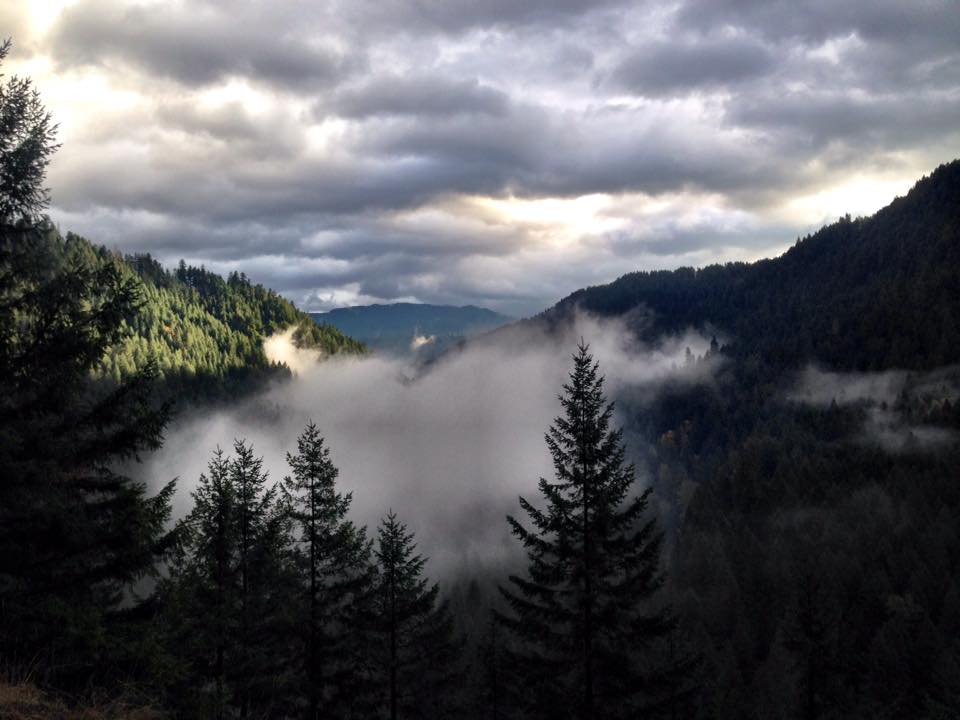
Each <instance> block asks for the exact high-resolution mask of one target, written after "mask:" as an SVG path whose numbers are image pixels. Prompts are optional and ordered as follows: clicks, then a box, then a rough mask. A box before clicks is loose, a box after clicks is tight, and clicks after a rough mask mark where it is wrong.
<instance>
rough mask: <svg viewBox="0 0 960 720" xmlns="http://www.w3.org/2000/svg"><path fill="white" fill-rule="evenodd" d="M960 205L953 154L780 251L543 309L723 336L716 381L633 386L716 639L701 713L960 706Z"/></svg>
mask: <svg viewBox="0 0 960 720" xmlns="http://www.w3.org/2000/svg"><path fill="white" fill-rule="evenodd" d="M958 218H960V162H957V161H954V162H952V163H950V164H948V165H944V166H941V167H940V168H939V169H938V170H937V171H936V172H934V173H933V174H932V175H931V176H929V177H927V178H924V179H923V180H921V181H920V182H918V183H917V185H916V187H915V188H914V189H913V190H912V191H911V192H910V193H909V194H908V195H907V196H906V197H903V198H899V199H897V200H896V201H894V202H893V203H892V204H891V205H890V206H888V207H887V208H885V209H883V210H881V211H880V212H878V213H877V214H876V215H874V216H873V217H870V218H864V219H856V220H851V219H848V218H844V219H843V220H841V221H840V222H838V223H835V224H833V225H830V226H828V227H825V228H823V229H822V230H820V231H819V232H817V233H815V234H813V235H812V236H810V237H807V238H804V239H802V240H800V241H798V242H797V244H796V246H795V247H793V248H792V249H790V250H789V251H788V252H787V253H785V254H784V255H783V256H781V257H779V258H775V259H771V260H764V261H760V262H757V263H752V264H745V263H736V264H730V265H725V266H712V267H708V268H704V269H701V270H693V269H681V270H677V271H674V272H653V273H647V272H641V273H632V274H630V275H625V276H624V277H622V278H620V279H619V280H617V281H616V282H613V283H611V284H609V285H606V286H601V287H593V288H587V289H584V290H581V291H578V292H576V293H574V294H572V295H570V296H569V297H567V298H565V299H564V300H563V301H561V302H560V303H558V305H557V306H555V307H554V308H552V309H551V310H549V311H547V312H546V313H544V314H543V315H542V316H540V317H539V318H537V319H536V321H535V322H546V323H548V324H554V323H562V322H564V321H565V319H566V318H568V317H570V315H571V313H572V310H573V308H575V307H579V308H581V309H584V310H587V311H589V312H592V313H595V314H599V315H603V316H608V317H621V318H624V319H625V320H627V321H628V324H629V325H630V326H631V327H633V329H635V330H637V331H639V333H640V334H641V335H642V336H644V337H646V338H647V339H649V340H655V339H656V338H658V337H660V336H662V335H663V334H664V333H671V332H677V331H681V330H684V329H686V328H689V327H693V328H698V329H700V330H701V331H705V332H706V333H707V334H708V336H709V335H710V334H716V335H717V336H718V337H719V338H720V340H721V341H722V342H721V343H720V344H721V345H722V346H721V347H720V348H719V355H718V356H716V357H713V358H711V362H712V363H714V367H715V371H714V372H713V373H712V374H711V375H710V377H709V379H708V380H706V381H703V382H700V383H697V384H694V385H689V384H683V383H667V384H665V385H664V386H663V387H662V388H661V392H660V393H659V394H658V396H657V398H656V400H655V401H654V402H653V404H652V405H650V404H648V403H647V402H646V401H645V400H643V399H638V400H636V401H634V400H633V399H632V398H631V397H630V396H629V394H625V395H623V396H621V397H620V398H618V400H619V403H620V410H621V414H622V417H624V418H625V419H626V422H627V428H628V432H629V433H630V434H631V436H632V437H633V438H634V441H633V448H632V449H633V452H634V453H635V454H636V456H637V457H639V458H641V460H642V464H643V465H644V466H645V467H646V468H647V469H648V471H649V477H650V480H651V482H652V485H653V488H654V491H655V495H656V497H657V500H658V504H659V507H660V510H661V516H662V517H663V518H664V519H665V521H666V524H667V527H668V528H669V532H668V544H669V545H670V547H671V550H670V557H671V567H672V572H673V575H672V579H671V585H672V593H673V594H674V599H675V603H676V606H677V608H678V610H679V611H680V613H681V616H682V617H683V623H682V627H684V628H685V633H686V642H687V643H689V645H690V646H692V647H695V648H697V649H698V651H699V652H701V653H702V656H703V660H704V673H703V675H702V685H701V696H700V698H699V700H698V702H697V705H698V708H699V711H698V714H697V716H698V717H715V718H734V717H736V718H758V719H759V718H768V717H805V718H820V717H876V718H888V717H889V718H895V717H929V718H934V717H956V715H954V714H952V713H953V712H954V710H955V709H956V708H957V707H958V703H960V695H958V688H960V642H958V638H960V582H958V580H957V578H958V577H960V535H958V532H957V518H958V517H960V483H958V479H960V473H958V468H960V442H958V439H960V367H958V365H957V363H958V362H960V326H958V320H957V319H958V317H960V281H958V275H957V272H958V268H960V223H958ZM718 359H719V360H718ZM854 371H857V372H854ZM866 371H870V372H866Z"/></svg>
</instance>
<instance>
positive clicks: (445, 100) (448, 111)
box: [317, 76, 509, 118]
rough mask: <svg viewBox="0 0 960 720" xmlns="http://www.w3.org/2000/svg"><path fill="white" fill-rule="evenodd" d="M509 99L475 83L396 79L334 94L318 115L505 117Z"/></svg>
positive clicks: (436, 78)
mask: <svg viewBox="0 0 960 720" xmlns="http://www.w3.org/2000/svg"><path fill="white" fill-rule="evenodd" d="M508 105H509V98H508V97H507V95H506V94H505V93H503V92H501V91H500V90H497V89H496V88H492V87H488V86H484V85H481V84H480V83H479V82H477V81H476V80H448V79H445V78H439V77H417V76H410V77H404V76H393V77H383V78H374V79H372V80H371V81H369V82H367V83H364V84H363V85H362V86H360V87H356V88H349V89H344V90H341V91H339V92H337V93H335V94H334V95H333V97H332V99H331V101H330V102H329V103H327V104H324V103H321V104H319V105H318V107H317V112H318V114H321V115H322V114H326V113H327V112H334V113H336V114H338V115H340V116H342V117H348V118H367V117H370V116H377V115H415V116H431V115H435V116H450V115H463V114H466V115H478V114H479V115H502V114H503V113H505V112H506V111H507V107H508Z"/></svg>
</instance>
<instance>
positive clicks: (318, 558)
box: [282, 422, 372, 720]
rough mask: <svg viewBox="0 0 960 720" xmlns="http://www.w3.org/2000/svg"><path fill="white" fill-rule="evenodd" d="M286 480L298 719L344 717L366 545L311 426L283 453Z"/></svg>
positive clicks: (351, 692) (366, 577)
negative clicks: (288, 472) (300, 702)
mask: <svg viewBox="0 0 960 720" xmlns="http://www.w3.org/2000/svg"><path fill="white" fill-rule="evenodd" d="M287 462H288V463H289V464H290V467H291V469H292V470H293V475H292V476H291V477H287V478H285V479H284V481H283V486H282V491H283V502H284V507H285V509H286V512H287V513H288V516H289V517H290V518H291V520H292V521H293V523H292V524H293V527H292V531H293V536H292V537H291V539H290V545H291V547H292V555H293V559H294V563H295V568H296V575H297V593H296V595H297V599H298V600H299V602H298V603H295V606H296V612H295V613H294V615H293V617H292V618H291V620H292V621H293V623H292V631H293V633H295V634H296V636H297V638H298V639H299V644H300V646H301V647H302V653H301V655H302V662H300V663H299V666H300V668H301V671H300V679H299V681H298V682H297V683H296V687H297V690H298V694H299V696H300V697H305V698H306V708H305V717H307V718H310V719H311V720H316V719H317V718H329V719H331V720H332V719H333V718H337V717H344V716H345V715H346V712H347V710H346V708H348V707H349V706H350V704H351V703H352V701H353V700H354V698H355V696H356V695H357V693H358V692H359V689H360V688H358V681H359V678H360V676H361V669H360V663H359V659H358V643H357V638H356V637H355V632H354V631H355V629H356V628H357V627H358V626H359V625H360V624H361V621H360V619H359V618H358V617H357V613H358V612H359V609H360V607H361V606H360V603H359V599H360V598H362V597H363V596H364V595H365V594H366V593H367V591H368V589H369V585H370V582H371V581H372V566H371V564H370V554H371V544H370V543H369V542H368V541H367V537H366V532H365V531H364V530H362V529H358V528H357V527H356V526H355V525H354V524H353V523H352V522H351V521H350V520H349V519H348V518H347V512H348V511H349V509H350V503H351V500H352V495H351V494H350V493H340V492H337V488H336V480H337V475H338V470H337V468H336V466H334V464H333V462H332V461H331V460H330V450H329V448H327V447H326V446H325V445H324V441H323V437H321V436H320V432H319V431H318V430H317V426H316V425H314V424H313V423H312V422H311V423H310V424H308V425H307V427H306V428H305V429H304V431H303V433H302V434H301V435H300V437H299V438H298V440H297V453H296V454H292V453H288V454H287Z"/></svg>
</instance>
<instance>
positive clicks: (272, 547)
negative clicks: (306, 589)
mask: <svg viewBox="0 0 960 720" xmlns="http://www.w3.org/2000/svg"><path fill="white" fill-rule="evenodd" d="M234 451H235V453H236V456H235V457H234V458H232V459H227V458H224V455H223V452H222V451H221V450H219V449H218V450H217V451H216V452H215V453H214V456H213V459H212V460H211V462H210V464H209V466H208V474H205V475H201V476H200V481H199V484H198V487H197V490H196V491H194V493H193V497H194V503H195V504H194V508H193V510H192V511H191V512H190V514H189V515H188V516H187V517H186V518H185V519H184V521H183V523H182V538H183V543H182V546H181V550H180V553H179V557H178V558H177V561H176V562H175V563H174V565H173V567H172V568H171V577H170V580H169V581H168V582H167V583H166V585H165V594H164V595H165V599H166V600H167V604H168V613H169V615H168V617H169V622H170V625H171V628H172V629H171V639H172V640H173V642H174V643H176V644H177V645H178V646H179V648H178V649H179V655H180V658H181V660H182V663H183V669H182V676H183V682H184V684H185V685H186V686H187V687H189V688H191V693H192V697H186V698H184V701H185V702H184V709H183V712H184V713H186V712H188V711H193V712H199V714H201V715H210V716H212V717H216V718H223V717H227V716H232V715H237V716H239V717H241V718H246V717H251V716H254V715H262V714H263V713H266V712H269V709H270V708H271V707H272V706H274V705H275V704H277V703H278V698H277V695H278V686H279V682H280V675H281V660H282V658H281V653H282V649H281V648H280V647H279V645H278V630H279V606H280V602H281V600H282V598H281V596H280V593H281V591H282V590H283V588H284V582H283V579H284V566H283V562H282V558H283V542H284V537H285V528H284V517H283V515H282V514H281V512H280V511H279V508H278V504H277V501H276V488H274V487H268V486H267V475H266V473H265V472H264V470H263V462H262V459H260V458H257V457H256V456H255V455H254V453H253V448H252V446H250V445H248V444H247V443H244V442H242V441H237V442H236V443H235V444H234ZM193 705H196V706H198V707H199V708H202V709H201V710H197V708H196V707H192V706H193Z"/></svg>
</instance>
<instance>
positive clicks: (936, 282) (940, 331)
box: [545, 160, 960, 370]
mask: <svg viewBox="0 0 960 720" xmlns="http://www.w3.org/2000/svg"><path fill="white" fill-rule="evenodd" d="M958 268H960V160H954V161H953V162H951V163H949V164H945V165H942V166H940V167H939V168H938V169H937V170H936V171H935V172H933V173H932V174H931V175H930V176H929V177H925V178H923V179H922V180H920V181H919V182H918V183H917V184H916V186H915V187H914V188H913V189H912V190H911V191H910V192H909V193H908V194H907V195H906V196H905V197H902V198H898V199H897V200H895V201H894V202H893V203H891V204H890V205H889V206H887V207H886V208H884V209H883V210H881V211H879V212H878V213H876V214H875V215H873V216H872V217H869V218H857V219H851V218H850V217H849V216H848V217H846V218H843V219H841V220H840V221H838V222H836V223H834V224H833V225H829V226H827V227H824V228H823V229H821V230H819V231H818V232H816V233H815V234H813V235H811V236H808V237H806V238H803V239H798V240H797V243H796V245H795V246H794V247H793V248H791V249H790V250H789V251H787V252H786V253H785V254H784V255H782V256H780V257H778V258H774V259H770V260H761V261H759V262H755V263H729V264H727V265H711V266H709V267H706V268H702V269H696V270H695V269H693V268H680V269H679V270H673V271H659V272H636V273H630V274H628V275H624V276H623V277H621V278H620V279H618V280H616V281H615V282H612V283H610V284H609V285H603V286H598V287H591V288H586V289H584V290H578V291H577V292H575V293H573V294H572V295H570V296H568V297H566V298H564V299H563V300H562V301H560V302H559V303H558V304H557V305H556V306H555V307H554V308H552V309H551V310H549V311H547V312H546V313H545V316H546V317H548V318H549V317H553V318H556V317H557V316H558V315H559V316H562V315H564V314H565V313H567V312H569V311H570V310H571V309H572V308H574V307H581V308H583V309H584V310H588V311H590V312H593V313H597V314H599V315H622V314H624V313H626V312H628V311H631V310H636V309H647V310H649V311H650V313H649V315H648V316H646V320H648V321H649V324H648V325H647V326H646V327H645V333H646V335H647V336H648V337H655V336H657V335H659V334H662V333H663V332H675V331H678V330H683V329H685V328H687V327H689V326H694V327H705V326H706V325H707V324H712V325H713V326H714V327H716V328H718V329H720V330H722V331H723V332H725V333H726V334H727V335H728V336H729V338H730V343H729V348H728V349H729V351H730V352H732V353H735V354H736V355H737V356H738V357H745V356H748V355H751V354H757V355H759V356H761V357H762V358H763V360H764V362H766V363H769V364H772V365H773V366H775V367H776V368H778V369H779V368H788V367H794V368H796V367H798V366H800V365H801V364H802V363H804V362H807V361H809V360H817V361H819V362H822V363H825V364H827V365H829V366H831V367H834V368H837V369H847V370H880V369H885V368H904V369H915V370H919V369H923V368H931V367H936V366H940V365H945V364H948V363H955V362H960V319H958V314H957V312H956V310H957V308H958V307H960V282H958V279H957V269H958Z"/></svg>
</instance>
